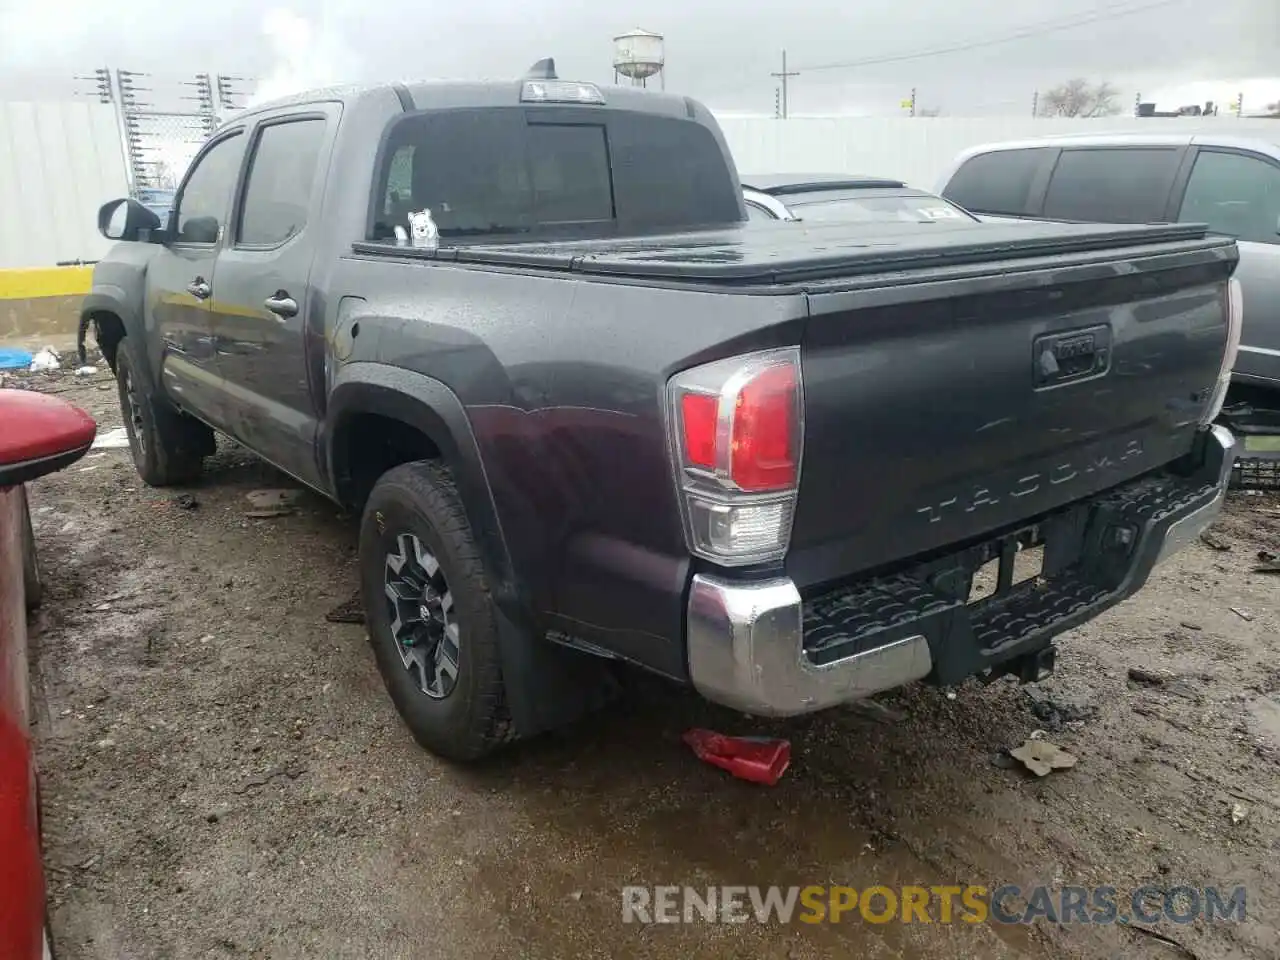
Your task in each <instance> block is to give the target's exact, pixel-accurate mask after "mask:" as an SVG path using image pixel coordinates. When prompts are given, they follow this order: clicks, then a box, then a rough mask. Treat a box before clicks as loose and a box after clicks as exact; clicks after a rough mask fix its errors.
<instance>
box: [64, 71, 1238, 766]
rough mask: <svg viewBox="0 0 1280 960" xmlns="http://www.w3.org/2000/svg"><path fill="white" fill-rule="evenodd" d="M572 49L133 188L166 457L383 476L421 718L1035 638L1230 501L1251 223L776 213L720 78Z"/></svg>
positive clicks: (957, 672) (389, 647)
mask: <svg viewBox="0 0 1280 960" xmlns="http://www.w3.org/2000/svg"><path fill="white" fill-rule="evenodd" d="M551 73H552V71H545V72H543V73H541V74H540V75H539V76H538V77H536V78H534V79H526V80H513V81H511V82H508V83H423V84H410V85H380V86H370V87H363V88H358V89H337V90H323V91H318V92H315V93H312V94H309V95H305V96H297V97H293V98H291V99H288V100H284V101H279V102H275V103H271V104H268V105H264V106H260V107H256V108H254V109H251V110H247V111H245V112H244V113H242V114H240V115H238V116H237V117H236V118H235V119H234V120H233V121H231V122H229V123H228V124H227V125H225V126H224V127H222V128H221V129H220V130H218V131H217V132H216V133H215V134H214V135H213V137H212V138H211V139H210V140H209V141H208V143H207V144H206V145H205V146H204V147H203V149H202V150H201V151H200V153H199V155H198V156H197V157H196V159H195V160H194V162H193V164H192V166H191V169H190V170H189V171H188V172H187V174H186V177H185V178H184V180H183V183H182V185H181V187H180V189H179V191H178V195H177V198H176V200H175V203H174V208H173V213H172V216H171V218H170V222H169V223H168V225H167V226H166V227H164V228H161V227H160V224H159V222H158V220H157V218H156V217H155V216H154V214H152V213H151V212H149V211H147V210H146V209H145V208H144V207H142V206H141V205H140V204H138V203H136V202H134V201H130V200H120V201H115V202H113V203H109V204H107V205H105V206H104V207H103V209H102V211H101V213H100V225H101V228H102V230H103V232H104V233H105V234H106V235H107V236H108V237H111V238H113V239H116V240H119V241H120V242H119V243H118V244H117V245H116V246H115V247H114V248H113V250H112V251H111V253H110V255H109V256H108V257H107V258H106V259H104V260H103V261H102V262H101V263H100V264H99V265H98V266H97V268H96V269H95V272H94V281H93V289H92V292H91V294H90V295H89V296H88V297H87V298H86V299H85V302H84V308H83V323H82V342H83V335H84V332H85V331H87V329H88V328H90V327H92V328H93V329H94V330H95V331H96V337H97V340H98V343H99V345H100V347H101V349H102V351H103V353H104V354H105V356H106V358H107V361H108V362H109V363H110V365H111V367H112V368H113V370H114V371H115V374H116V377H117V380H118V383H119V392H120V400H121V405H122V409H123V411H124V414H125V420H126V425H127V429H128V433H129V438H130V447H131V450H132V454H133V459H134V462H135V464H136V465H137V468H138V471H139V473H140V474H141V475H142V478H143V479H144V480H145V481H146V482H147V483H149V484H172V483H179V482H185V481H191V480H193V479H194V478H196V476H197V475H198V474H199V473H200V470H201V464H202V459H203V458H204V457H206V456H208V455H209V454H211V453H212V452H213V451H214V434H215V431H217V432H221V433H224V434H227V435H230V436H231V437H234V438H235V439H236V440H238V441H239V442H240V443H242V444H244V445H245V446H247V447H249V448H251V449H252V450H254V451H256V452H257V453H259V454H260V455H261V456H262V457H263V458H265V459H266V460H269V461H270V462H271V463H273V464H275V465H276V466H278V467H279V468H280V469H281V470H283V471H285V472H287V473H289V474H291V475H292V476H294V477H296V478H297V479H298V480H299V481H301V482H302V483H304V484H306V485H308V486H310V487H312V488H314V489H315V490H317V491H319V492H321V493H322V494H324V495H326V496H328V497H330V498H332V499H333V500H335V501H338V502H340V503H342V504H346V505H350V506H351V507H353V508H357V509H359V510H360V511H361V520H360V533H359V566H360V574H361V590H362V596H363V601H364V605H365V608H366V616H367V625H368V632H369V637H370V642H371V644H372V647H373V650H374V653H375V656H376V659H377V662H378V665H379V668H380V670H381V672H382V675H383V677H384V680H385V682H386V686H387V688H388V691H389V693H390V695H391V697H392V698H393V700H394V701H395V703H396V706H397V708H398V709H399V711H400V713H401V715H402V717H403V718H404V720H405V722H406V724H407V725H408V727H409V728H410V729H411V730H412V732H413V734H414V735H415V737H416V738H417V739H418V741H419V742H420V743H422V744H423V745H424V746H426V747H428V748H430V749H432V750H434V751H436V752H438V753H440V754H442V755H445V756H448V757H452V758H457V759H470V758H475V757H478V756H480V755H482V754H485V753H487V752H488V751H490V750H491V749H492V748H494V747H495V746H497V745H499V744H501V743H502V742H504V741H506V740H509V739H511V738H513V737H515V736H518V735H529V734H532V733H535V732H537V731H540V730H543V729H546V728H548V727H550V726H554V725H556V724H560V723H564V722H567V721H568V720H569V719H571V718H572V717H574V716H578V715H581V713H582V712H583V711H585V710H587V709H590V708H592V707H593V706H594V705H596V704H598V703H600V702H602V701H603V700H604V699H606V698H607V697H608V696H609V695H610V694H611V693H612V692H613V690H614V688H615V686H616V677H617V674H616V672H615V671H616V668H617V666H618V664H619V663H630V664H636V665H640V666H642V667H644V668H647V669H648V670H651V671H654V672H656V673H658V674H661V675H663V676H666V677H669V678H671V679H673V680H675V681H679V682H683V683H688V684H691V685H692V686H693V687H694V688H696V689H697V690H698V691H699V692H700V693H701V694H702V695H704V696H705V697H707V698H709V699H711V700H713V701H717V702H719V703H721V704H725V705H728V706H731V707H734V708H737V709H739V710H742V711H746V712H748V713H752V714H758V715H769V716H780V715H793V714H801V713H806V712H809V711H814V710H819V709H822V708H824V707H830V706H833V705H836V704H839V703H842V702H845V701H849V700H854V699H857V698H859V697H865V696H868V695H870V694H873V693H876V692H877V691H882V690H885V689H888V688H891V687H894V686H897V685H900V684H905V683H908V682H911V681H916V680H921V679H927V680H929V681H931V682H934V683H938V684H944V685H952V684H956V683H959V682H960V681H962V680H964V679H965V678H966V677H970V676H973V675H980V676H982V677H984V678H994V677H998V676H1002V675H1006V674H1013V675H1015V676H1017V677H1019V678H1021V679H1023V680H1035V679H1039V678H1041V677H1043V676H1045V675H1046V674H1047V673H1048V672H1049V671H1050V670H1051V669H1052V667H1053V659H1054V647H1053V643H1052V640H1053V638H1054V637H1055V636H1056V635H1057V634H1059V633H1061V632H1062V631H1064V630H1066V629H1068V628H1070V627H1073V626H1075V625H1077V624H1079V623H1081V622H1083V621H1085V620H1087V619H1089V618H1090V617H1093V616H1094V615H1096V614H1097V613H1099V612H1100V611H1102V610H1103V609H1105V608H1107V607H1109V606H1110V605H1112V604H1114V603H1116V602H1118V601H1120V600H1122V599H1124V598H1125V597H1127V596H1129V595H1130V594H1132V593H1133V592H1134V591H1136V590H1138V589H1139V588H1140V587H1141V586H1142V584H1143V583H1144V582H1145V581H1146V579H1147V577H1148V575H1149V574H1150V572H1151V570H1152V568H1153V567H1154V565H1155V564H1156V563H1157V561H1159V560H1160V559H1161V558H1163V557H1164V556H1166V555H1168V554H1169V553H1170V552H1172V551H1173V550H1175V549H1177V548H1178V547H1179V546H1181V545H1182V544H1184V543H1186V542H1187V541H1188V540H1189V539H1191V538H1193V537H1194V536H1196V534H1197V533H1198V532H1199V531H1200V530H1202V529H1203V528H1204V527H1205V525H1206V524H1208V523H1209V521H1210V520H1211V519H1212V517H1213V516H1214V514H1215V513H1216V512H1217V510H1218V509H1219V507H1220V504H1221V501H1222V498H1223V495H1224V490H1225V487H1226V479H1227V475H1228V473H1229V470H1230V466H1231V461H1232V454H1233V439H1232V436H1231V434H1230V433H1229V432H1228V431H1226V430H1224V429H1222V428H1221V427H1212V426H1210V424H1211V422H1212V421H1213V419H1214V417H1215V415H1216V413H1217V410H1218V407H1219V406H1220V404H1221V402H1222V395H1223V393H1224V392H1225V388H1226V384H1227V382H1228V371H1229V370H1230V366H1231V360H1232V356H1231V354H1232V346H1233V344H1234V343H1235V342H1236V340H1237V339H1238V333H1239V311H1238V309H1237V307H1236V304H1237V299H1238V297H1237V291H1236V290H1235V286H1234V284H1233V280H1232V271H1233V270H1234V269H1235V265H1236V261H1237V254H1236V247H1235V244H1234V243H1233V242H1232V241H1231V240H1230V239H1225V238H1209V237H1207V236H1206V234H1205V231H1204V229H1203V228H1202V227H1199V226H1194V225H1169V226H1160V227H1150V226H1082V225H1063V224H1043V225H1015V226H1007V225H1005V226H1002V225H998V224H983V223H975V222H970V221H968V220H964V219H960V218H956V219H954V220H937V221H928V222H911V223H864V224H839V223H823V224H805V223H777V224H769V223H748V222H747V217H746V210H745V208H744V204H743V197H742V192H741V185H740V182H739V178H738V176H737V174H736V172H735V168H734V165H733V162H732V160H731V158H730V155H729V153H728V151H727V150H726V148H725V144H724V141H723V139H722V137H721V134H720V131H719V129H718V127H717V125H716V123H715V122H714V120H713V119H712V117H711V115H710V114H709V113H708V112H707V110H706V109H705V108H704V107H703V106H701V105H700V104H698V103H696V102H695V101H693V100H689V99H686V98H684V97H679V96H672V95H666V94H657V93H651V92H646V91H641V90H635V89H630V88H623V87H618V88H613V87H609V88H604V89H600V88H597V87H595V86H593V85H591V84H586V83H576V82H568V81H561V80H558V79H555V78H554V76H552V75H549V74H551ZM1015 561H1017V563H1015ZM1036 561H1038V565H1037V563H1036ZM1028 563H1032V564H1033V566H1034V575H1032V576H1028V577H1026V578H1024V577H1023V575H1022V572H1025V568H1026V564H1028ZM982 568H986V569H987V571H988V573H989V574H990V576H991V580H992V583H993V590H992V591H991V593H990V595H989V596H986V597H983V598H981V599H975V598H974V595H973V591H972V587H973V584H974V581H975V575H976V574H977V573H978V571H979V570H980V569H982Z"/></svg>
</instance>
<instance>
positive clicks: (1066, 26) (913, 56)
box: [804, 0, 1185, 72]
mask: <svg viewBox="0 0 1280 960" xmlns="http://www.w3.org/2000/svg"><path fill="white" fill-rule="evenodd" d="M1184 2H1185V0H1153V2H1151V3H1143V4H1138V5H1136V6H1132V7H1116V8H1112V9H1110V10H1098V11H1095V12H1094V13H1091V14H1086V15H1084V16H1079V17H1074V18H1071V19H1067V20H1063V19H1061V18H1059V19H1058V20H1048V21H1043V22H1041V23H1038V24H1035V25H1033V26H1029V27H1025V28H1023V29H1022V30H1019V31H1016V32H1014V33H1009V34H1005V35H1003V36H999V37H988V38H987V39H985V40H973V41H970V42H968V43H957V44H953V45H952V46H947V47H934V48H933V49H931V50H920V51H917V52H915V53H899V54H892V55H890V56H885V57H864V58H863V59H861V60H844V61H841V62H839V63H823V64H818V65H817V66H813V67H805V68H804V69H805V71H806V72H812V71H814V70H843V69H845V68H847V67H870V66H875V65H877V64H882V63H901V62H903V61H905V60H923V59H926V58H927V57H940V56H943V55H945V54H949V53H962V52H964V51H966V50H979V49H982V48H983V47H994V46H997V45H999V44H1003V43H1013V42H1014V41H1016V40H1026V39H1028V38H1031V37H1042V36H1046V35H1048V34H1051V33H1058V32H1060V31H1063V30H1074V29H1075V28H1076V27H1083V26H1086V25H1088V24H1090V23H1099V22H1102V21H1106V20H1119V19H1120V18H1121V17H1129V16H1132V15H1133V14H1135V13H1143V12H1145V11H1147V10H1155V9H1156V8H1158V7H1168V6H1172V5H1173V4H1175V3H1184Z"/></svg>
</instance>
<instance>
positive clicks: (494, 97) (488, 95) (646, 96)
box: [226, 77, 710, 125]
mask: <svg viewBox="0 0 1280 960" xmlns="http://www.w3.org/2000/svg"><path fill="white" fill-rule="evenodd" d="M562 79H565V80H572V79H573V78H571V77H565V78H562ZM586 82H589V81H586ZM524 83H525V80H524V79H523V78H517V79H511V80H404V81H398V82H380V83H360V84H343V85H340V86H331V87H319V88H316V89H314V90H306V91H303V92H301V93H295V94H291V95H289V96H285V97H277V98H275V99H273V100H268V101H266V102H264V103H259V104H254V105H253V106H252V107H248V108H246V109H244V110H242V111H240V112H239V113H236V114H234V115H233V116H230V117H228V118H227V120H226V123H227V124H228V125H229V124H232V123H237V122H240V121H242V120H244V119H246V118H249V117H253V116H254V115H256V114H261V113H268V112H272V111H276V110H282V109H288V108H293V107H306V106H309V105H312V104H319V103H335V102H336V103H341V104H343V105H344V106H346V105H352V104H358V103H359V102H361V101H363V100H369V99H374V98H385V97H386V96H387V95H388V94H391V95H393V96H396V97H400V98H401V101H402V102H403V100H404V97H405V96H407V97H408V98H409V100H410V102H411V103H412V105H413V107H414V109H416V110H433V109H448V108H458V107H477V108H480V107H505V106H520V103H521V101H520V94H521V91H522V90H523V88H524ZM594 86H596V87H597V88H598V89H599V90H600V92H601V94H602V95H603V96H604V103H603V104H585V105H584V106H587V107H596V108H600V107H604V108H609V107H616V108H621V109H626V110H638V111H643V112H646V113H658V114H666V115H669V116H683V117H687V118H689V119H706V118H708V117H709V116H710V114H709V113H708V112H707V110H706V108H705V107H702V106H701V105H699V104H698V103H697V102H696V101H694V100H692V99H690V98H689V97H682V96H679V95H678V94H674V93H662V92H659V91H655V90H645V89H642V88H638V87H624V86H610V85H608V84H594ZM402 94H403V96H402ZM548 106H569V107H571V106H574V105H573V104H548Z"/></svg>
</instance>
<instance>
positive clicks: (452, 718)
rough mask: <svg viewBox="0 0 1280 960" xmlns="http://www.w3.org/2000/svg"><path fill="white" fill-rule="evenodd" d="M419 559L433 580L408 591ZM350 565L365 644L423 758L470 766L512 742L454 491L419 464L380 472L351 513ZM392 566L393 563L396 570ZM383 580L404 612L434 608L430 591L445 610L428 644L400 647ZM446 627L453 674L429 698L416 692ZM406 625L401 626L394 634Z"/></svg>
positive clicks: (467, 530)
mask: <svg viewBox="0 0 1280 960" xmlns="http://www.w3.org/2000/svg"><path fill="white" fill-rule="evenodd" d="M415 541H416V543H415ZM415 550H416V556H415ZM424 556H429V558H430V559H434V560H435V561H436V563H437V564H438V570H437V575H434V576H432V577H430V578H429V580H430V582H429V583H428V584H427V585H426V587H424V589H423V590H422V591H421V592H419V593H412V591H413V588H414V587H415V586H416V584H414V583H411V582H410V581H412V580H415V579H424V578H423V577H417V576H416V574H414V573H413V570H415V569H417V570H418V572H419V573H425V572H426V571H427V570H428V569H429V567H430V562H429V561H428V562H425V563H424V562H420V561H421V560H422V558H423V557H424ZM411 558H412V559H411ZM359 564H360V588H361V589H360V593H361V596H362V597H363V600H364V608H365V622H366V624H367V625H368V632H369V642H370V644H372V646H373V651H374V656H375V658H376V659H377V662H378V670H379V671H380V672H381V674H382V679H383V683H384V684H385V685H386V688H387V692H388V693H389V694H390V695H391V700H392V702H393V703H395V706H396V709H397V710H398V711H399V713H400V716H401V718H402V719H403V720H404V723H405V725H406V726H407V727H408V728H409V730H410V732H411V733H412V734H413V737H414V739H415V740H417V741H418V743H419V744H420V745H421V746H423V747H425V748H426V749H428V750H430V751H431V752H433V753H436V754H438V755H440V756H442V757H445V758H448V759H450V760H460V761H467V760H477V759H479V758H481V757H483V756H485V755H486V754H489V753H491V752H492V751H493V750H495V749H497V748H498V747H500V746H501V745H503V744H504V743H508V742H510V741H512V740H514V739H515V737H516V734H515V728H514V725H513V724H512V722H511V718H510V715H509V713H508V711H507V705H506V698H505V693H504V687H503V682H502V666H501V658H500V655H499V647H498V625H497V619H496V616H495V608H494V603H493V599H492V597H491V595H490V592H489V585H488V582H487V580H486V578H485V574H484V568H483V565H482V564H481V561H480V554H479V551H478V549H477V547H476V543H475V539H474V537H473V536H472V533H471V527H470V524H468V522H467V517H466V513H465V511H464V510H463V508H462V502H461V500H460V499H459V497H458V491H457V488H456V487H455V485H454V482H453V478H452V476H451V475H450V473H449V471H448V470H447V469H446V468H445V467H444V466H442V465H440V464H438V463H435V462H433V461H422V462H418V463H407V464H404V465H402V466H399V467H395V468H394V469H392V470H389V471H388V472H387V473H385V474H383V476H382V477H381V479H379V480H378V482H377V484H375V485H374V488H373V491H372V492H371V493H370V495H369V500H368V502H367V503H366V504H365V508H364V514H363V516H362V517H361V521H360V559H359ZM397 564H402V566H401V567H400V569H399V570H397V569H396V566H397ZM441 577H442V578H443V579H442V580H441V579H440V578H441ZM397 578H401V579H399V580H398V581H397ZM389 581H392V582H393V583H394V585H395V586H396V587H397V589H399V590H401V591H402V593H403V594H404V595H405V596H406V597H407V596H408V595H409V594H412V599H404V600H403V602H404V605H405V606H407V607H410V608H414V610H416V611H426V610H427V608H428V606H431V605H432V604H433V603H434V602H435V600H434V599H433V595H432V594H433V592H434V595H438V597H439V602H440V604H441V605H442V606H444V607H446V608H448V609H450V610H451V611H452V613H451V614H444V618H445V619H444V620H441V621H437V620H433V619H431V618H430V617H428V618H427V620H426V621H424V622H428V621H429V622H430V623H432V624H434V626H432V627H431V628H429V629H430V631H433V632H431V633H430V634H429V636H433V637H435V640H434V642H432V641H431V640H430V639H427V640H423V641H416V642H413V643H411V644H402V642H401V640H400V639H399V638H398V637H397V634H396V632H395V630H396V626H395V624H396V623H397V617H398V616H399V615H397V614H394V612H393V609H392V608H393V604H392V602H391V601H390V599H389V597H388V582H389ZM433 584H434V586H432V585H433ZM428 588H429V589H428ZM424 596H425V597H426V599H425V600H422V599H420V598H421V597H424ZM450 600H451V601H452V603H451V604H450V602H449V601H450ZM420 603H421V604H422V606H418V605H419V604H420ZM433 610H434V607H433ZM412 613H413V611H410V614H411V615H410V616H409V617H407V618H406V619H412ZM451 623H452V624H456V678H455V680H454V682H453V685H452V686H451V687H449V685H448V683H447V681H448V677H447V674H446V672H445V671H444V670H443V669H442V668H439V667H436V668H435V669H434V679H435V680H436V681H437V683H436V690H435V692H434V693H429V692H428V691H427V689H425V687H426V686H427V685H429V683H430V679H429V676H430V675H431V674H432V668H430V666H429V664H430V662H431V660H432V651H437V650H439V649H440V648H441V646H442V645H443V649H444V650H446V651H448V650H449V649H451V648H452V647H451V643H450V641H448V639H447V637H448V635H449V634H448V630H449V624H451ZM406 629H408V628H406V627H405V626H404V625H403V623H401V626H400V630H401V636H404V635H405V632H404V631H405V630H406ZM420 636H428V634H420ZM414 656H418V657H421V658H423V660H425V661H426V662H427V664H428V665H427V666H424V665H423V663H421V662H414V663H412V664H411V663H410V662H409V659H408V658H412V657H414Z"/></svg>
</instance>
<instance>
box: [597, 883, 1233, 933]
mask: <svg viewBox="0 0 1280 960" xmlns="http://www.w3.org/2000/svg"><path fill="white" fill-rule="evenodd" d="M1202 919H1203V920H1210V921H1212V920H1232V921H1237V922H1242V921H1243V920H1244V919H1245V888H1244V887H1233V888H1226V887H1213V886H1210V887H1203V888H1200V887H1186V886H1180V887H1172V888H1169V889H1164V888H1160V887H1138V888H1136V889H1134V890H1132V891H1128V892H1122V891H1120V890H1118V889H1117V888H1115V887H1106V886H1099V887H1075V886H1064V887H1060V888H1056V889H1055V888H1051V887H1047V886H1034V887H1026V888H1023V887H1019V886H1017V885H1014V884H1004V885H1001V886H998V887H994V888H992V887H987V886H983V885H978V884H969V885H965V886H960V885H955V886H929V887H924V886H903V887H887V886H872V887H864V888H861V889H859V888H857V887H847V886H818V885H814V886H805V887H759V886H720V887H701V888H699V887H689V886H655V887H638V886H636V887H623V889H622V921H623V922H624V923H748V922H751V921H755V922H757V923H779V924H787V923H793V922H800V923H841V922H859V921H860V922H864V923H895V922H896V923H944V924H945V923H955V922H961V923H970V924H977V923H1005V924H1013V923H1034V922H1036V921H1045V922H1048V923H1088V924H1112V923H1119V924H1126V923H1131V922H1134V921H1136V922H1139V923H1146V924H1151V923H1158V922H1161V921H1165V922H1171V923H1193V922H1195V921H1197V920H1202Z"/></svg>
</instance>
